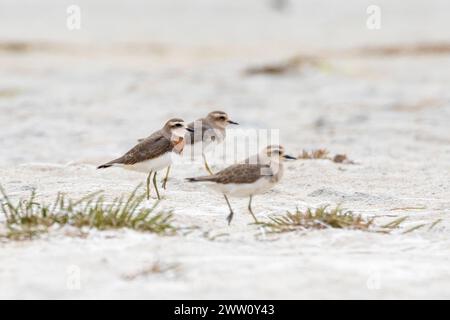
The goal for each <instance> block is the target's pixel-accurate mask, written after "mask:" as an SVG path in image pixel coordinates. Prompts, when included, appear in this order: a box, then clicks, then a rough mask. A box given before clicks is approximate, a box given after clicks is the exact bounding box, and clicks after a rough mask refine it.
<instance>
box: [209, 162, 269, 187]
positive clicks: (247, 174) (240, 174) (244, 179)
mask: <svg viewBox="0 0 450 320" xmlns="http://www.w3.org/2000/svg"><path fill="white" fill-rule="evenodd" d="M271 175H272V171H271V170H270V167H269V166H268V165H261V164H235V165H232V166H230V167H228V168H226V169H224V170H222V171H219V172H217V173H216V174H214V175H212V176H211V179H208V180H209V181H214V182H217V183H222V184H228V183H253V182H255V181H256V180H258V179H260V178H261V177H264V176H271Z"/></svg>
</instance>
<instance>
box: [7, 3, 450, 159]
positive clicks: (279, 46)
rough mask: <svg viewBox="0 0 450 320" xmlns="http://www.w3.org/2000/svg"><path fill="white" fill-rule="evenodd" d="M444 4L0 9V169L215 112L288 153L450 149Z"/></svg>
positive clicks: (74, 155) (88, 154) (113, 150)
mask: <svg viewBox="0 0 450 320" xmlns="http://www.w3.org/2000/svg"><path fill="white" fill-rule="evenodd" d="M74 6H75V9H73V7H74ZM374 6H375V9H373V7H374ZM377 8H378V9H377ZM74 10H75V11H74ZM373 10H378V12H376V11H373ZM449 11H450V4H449V3H448V1H445V0H432V1H419V0H414V1H409V2H408V3H405V2H404V1H400V0H394V1H392V0H389V1H377V2H376V3H374V2H372V1H360V0H357V1H356V0H351V1H346V2H345V3H342V4H337V3H335V2H332V1H323V0H318V1H317V0H315V1H312V0H311V1H307V0H263V1H260V0H249V1H240V2H233V3H232V2H230V1H226V0H215V1H207V0H194V1H182V0H174V1H162V0H161V1H157V0H152V1H144V0H142V1H140V0H131V1H126V2H123V1H106V0H105V1H103V0H86V1H82V0H80V1H51V0H43V1H39V3H36V2H35V1H26V0H21V1H13V0H0V110H1V113H2V117H1V120H0V127H1V136H2V139H1V142H0V148H1V149H2V150H7V151H6V152H5V151H3V152H2V153H1V154H0V164H2V165H10V164H17V163H27V162H52V163H67V162H70V161H81V162H83V161H84V162H92V163H96V162H98V161H101V160H103V159H104V158H108V157H110V156H115V155H118V154H119V153H121V152H123V151H124V150H125V149H127V148H128V147H129V146H130V145H131V144H132V143H134V141H135V140H136V138H138V137H142V136H146V135H147V134H149V133H150V132H152V131H154V130H156V129H158V128H159V127H160V126H161V124H162V123H164V121H165V120H167V119H168V118H170V117H172V116H180V117H183V118H185V119H186V120H187V121H192V120H194V119H196V118H199V117H202V116H204V115H205V114H206V113H207V112H208V111H211V110H213V109H223V110H225V111H227V112H228V113H229V114H230V115H231V117H232V118H236V119H238V120H239V122H240V123H242V127H243V128H278V129H279V128H282V130H281V138H282V142H283V143H284V144H287V145H288V146H289V147H291V148H295V150H296V151H299V150H300V149H302V148H313V147H318V146H322V147H328V148H331V149H336V151H342V152H348V151H349V150H348V149H351V151H352V153H353V154H354V156H355V157H357V158H361V157H368V156H370V160H371V161H372V160H373V159H374V157H375V158H376V157H377V156H380V157H381V158H383V159H380V160H381V161H386V157H388V158H392V157H393V158H396V157H399V156H400V155H401V157H402V158H403V160H406V159H408V158H412V159H417V157H421V155H420V154H424V153H427V152H434V151H433V150H434V149H433V148H436V147H438V148H442V147H443V148H444V150H447V153H446V155H447V156H448V142H449V141H448V139H449V138H448V129H447V122H446V120H447V119H448V112H449V111H448V107H449V106H448V102H449V95H450V94H449V92H448V86H447V85H448V81H449V80H450V72H449V70H450V68H449V64H450V62H449V57H450V40H449V39H450V25H449V21H448V12H449ZM74 19H75V20H74ZM373 19H376V21H375V24H374V20H373ZM386 141H392V142H393V143H392V145H390V144H388V145H386ZM422 142H423V146H421V147H420V148H419V149H420V151H419V149H417V148H418V147H417V145H418V144H420V143H422ZM430 143H431V144H433V146H432V147H430ZM436 144H437V145H436ZM401 147H403V148H401ZM431 149H433V150H431ZM409 151H412V152H411V153H409Z"/></svg>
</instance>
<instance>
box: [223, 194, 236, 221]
mask: <svg viewBox="0 0 450 320" xmlns="http://www.w3.org/2000/svg"><path fill="white" fill-rule="evenodd" d="M223 197H224V198H225V201H226V202H227V204H228V208H229V209H230V214H229V215H228V216H227V221H228V225H230V223H231V220H233V215H234V212H233V208H231V204H230V201H228V197H227V196H226V195H223Z"/></svg>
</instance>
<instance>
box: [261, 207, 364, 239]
mask: <svg viewBox="0 0 450 320" xmlns="http://www.w3.org/2000/svg"><path fill="white" fill-rule="evenodd" d="M372 224H373V219H365V218H363V217H362V216H360V215H354V214H353V213H352V212H351V211H346V210H344V209H341V208H339V207H336V208H334V209H329V208H328V207H326V206H325V207H320V208H318V209H307V210H306V211H300V210H299V209H298V208H297V209H296V211H295V212H294V213H291V212H289V211H288V212H287V213H286V214H285V215H281V216H275V217H270V221H269V222H264V223H262V225H263V226H264V227H265V228H267V229H268V231H269V232H270V233H282V232H291V231H296V230H307V229H326V228H339V229H343V228H346V229H355V230H368V229H369V227H371V226H372Z"/></svg>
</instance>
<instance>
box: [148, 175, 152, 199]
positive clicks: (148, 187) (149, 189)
mask: <svg viewBox="0 0 450 320" xmlns="http://www.w3.org/2000/svg"><path fill="white" fill-rule="evenodd" d="M152 173H153V171H150V172H149V174H148V176H147V200H149V199H150V177H151V176H152Z"/></svg>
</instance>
